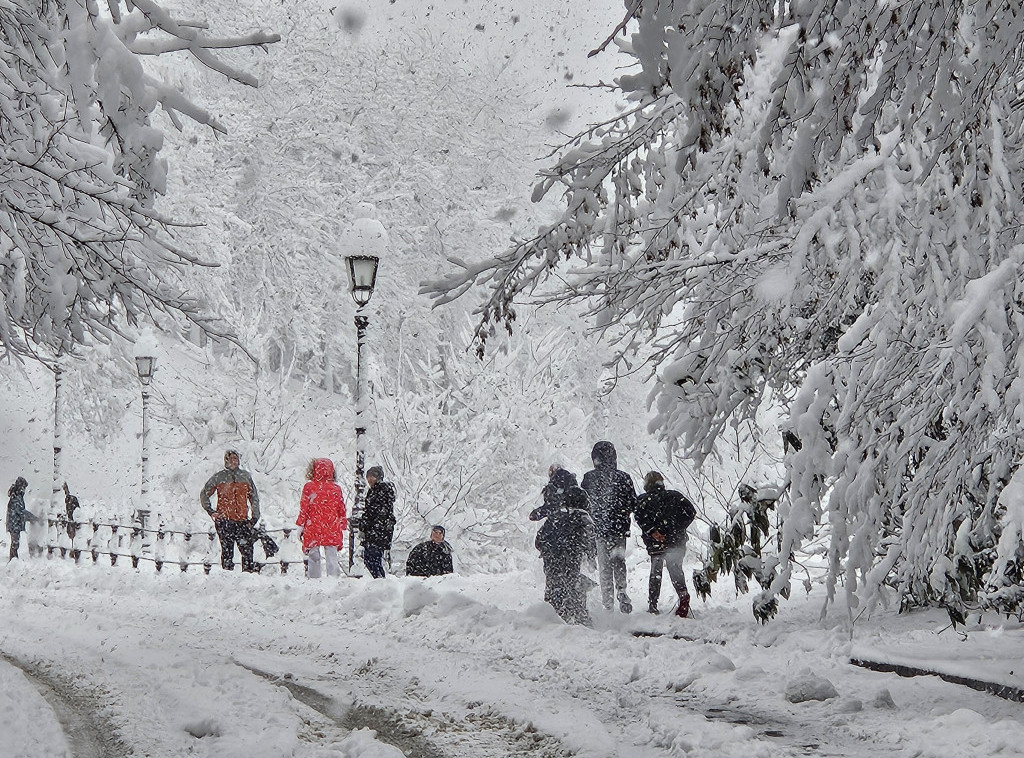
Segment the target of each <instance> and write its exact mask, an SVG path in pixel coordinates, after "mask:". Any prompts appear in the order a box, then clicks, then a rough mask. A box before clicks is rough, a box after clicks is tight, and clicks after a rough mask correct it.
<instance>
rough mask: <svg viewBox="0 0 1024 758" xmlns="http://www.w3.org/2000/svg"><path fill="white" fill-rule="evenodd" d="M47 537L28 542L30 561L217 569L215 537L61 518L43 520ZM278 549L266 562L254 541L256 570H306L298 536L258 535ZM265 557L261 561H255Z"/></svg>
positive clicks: (291, 531) (290, 531)
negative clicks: (297, 567) (38, 558)
mask: <svg viewBox="0 0 1024 758" xmlns="http://www.w3.org/2000/svg"><path fill="white" fill-rule="evenodd" d="M45 522H46V533H45V536H44V537H43V538H42V539H41V540H40V539H39V535H38V533H37V534H36V535H35V537H36V539H35V540H31V539H30V540H29V544H28V549H29V555H42V554H45V555H47V556H49V557H53V556H56V555H59V556H60V557H61V558H70V559H72V560H74V561H75V562H76V563H78V562H81V561H83V560H90V559H91V560H92V562H93V563H98V562H99V561H100V557H101V556H102V557H104V558H108V559H109V560H110V565H111V566H116V565H117V562H118V559H119V558H124V559H127V560H130V561H131V565H132V568H138V567H139V564H140V563H141V562H143V561H146V562H151V563H153V564H154V566H155V568H156V570H157V572H160V571H162V570H163V568H164V567H165V566H171V567H173V566H177V567H178V568H179V569H180V570H181V571H188V569H189V568H191V567H198V566H202V568H203V571H204V573H207V574H209V573H210V570H211V569H212V568H213V567H214V566H220V540H219V539H218V538H217V532H216V531H215V530H214V529H212V528H209V529H207V530H205V531H183V530H181V529H171V528H165V527H160V526H158V527H156V528H150V527H144V526H141V525H140V524H138V523H132V524H116V523H108V522H104V521H93V520H88V521H78V520H72V519H68V518H67V517H66V516H64V515H58V516H50V517H47V518H46V520H45ZM258 534H259V535H261V536H262V535H267V536H269V537H271V539H273V540H274V542H275V543H276V544H277V551H276V552H274V554H273V556H271V557H267V556H266V551H265V550H264V549H263V548H262V546H261V541H260V539H259V538H258V537H257V538H256V539H255V542H254V544H253V554H254V561H255V563H256V565H257V567H258V568H259V569H262V568H263V567H265V566H279V567H280V571H281V573H282V574H286V573H288V569H289V567H290V566H292V565H293V564H299V565H300V566H303V567H304V565H305V563H306V558H305V556H304V554H303V552H302V545H301V543H300V541H299V530H298V528H296V527H293V528H281V529H267V530H260V532H259V533H258ZM260 552H263V553H264V560H259V559H258V558H256V556H257V555H258V554H259V553H260Z"/></svg>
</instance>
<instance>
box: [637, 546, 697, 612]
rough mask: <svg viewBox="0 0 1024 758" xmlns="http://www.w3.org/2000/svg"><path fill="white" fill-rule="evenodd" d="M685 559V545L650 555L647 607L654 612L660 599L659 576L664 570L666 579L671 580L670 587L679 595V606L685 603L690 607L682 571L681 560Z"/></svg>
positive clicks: (684, 576) (688, 593)
mask: <svg viewBox="0 0 1024 758" xmlns="http://www.w3.org/2000/svg"><path fill="white" fill-rule="evenodd" d="M685 557H686V545H685V544H683V545H681V546H675V547H671V548H669V549H668V550H665V551H664V552H662V553H652V554H651V579H650V583H649V584H648V595H647V596H648V602H649V607H650V608H651V609H652V610H654V609H657V607H658V600H659V599H660V598H661V575H662V571H663V570H664V569H666V568H667V569H668V577H669V579H671V580H672V587H673V588H674V589H675V591H676V594H677V595H679V602H680V604H682V603H684V602H685V603H686V607H687V608H689V607H690V591H689V590H688V589H687V587H686V572H685V571H684V570H683V559H684V558H685Z"/></svg>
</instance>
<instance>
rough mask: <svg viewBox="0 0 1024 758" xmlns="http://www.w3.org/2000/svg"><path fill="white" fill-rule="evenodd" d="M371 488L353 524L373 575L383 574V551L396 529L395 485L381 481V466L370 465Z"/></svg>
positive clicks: (368, 567)
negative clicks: (355, 522) (356, 520)
mask: <svg viewBox="0 0 1024 758" xmlns="http://www.w3.org/2000/svg"><path fill="white" fill-rule="evenodd" d="M366 482H367V484H369V485H370V489H369V490H368V491H367V493H366V502H365V503H363V512H362V514H361V515H360V516H359V519H358V523H357V524H356V526H357V527H358V528H359V539H360V541H361V542H362V543H363V565H364V566H366V570H367V571H369V572H370V576H372V577H373V578H374V579H382V578H383V577H384V553H385V552H387V551H388V550H390V549H391V540H392V538H393V537H394V533H395V485H394V484H392V483H391V482H386V481H384V469H382V468H381V467H380V466H371V467H370V470H369V471H367V472H366Z"/></svg>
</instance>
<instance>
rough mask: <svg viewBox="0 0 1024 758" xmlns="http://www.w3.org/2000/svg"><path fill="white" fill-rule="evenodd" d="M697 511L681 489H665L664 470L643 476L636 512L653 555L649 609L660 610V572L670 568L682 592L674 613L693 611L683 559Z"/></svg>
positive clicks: (674, 580) (673, 584)
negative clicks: (642, 490)
mask: <svg viewBox="0 0 1024 758" xmlns="http://www.w3.org/2000/svg"><path fill="white" fill-rule="evenodd" d="M696 514H697V510H696V509H695V508H694V507H693V503H691V502H690V501H689V500H688V499H687V498H686V497H685V496H684V495H683V494H682V493H680V492H677V491H676V490H668V489H665V477H663V476H662V475H661V473H659V472H657V471H651V472H648V474H647V476H645V477H644V494H642V495H641V496H640V497H639V498H637V501H636V511H635V513H634V516H635V517H636V523H637V524H638V525H639V527H640V530H641V534H642V536H643V540H644V544H645V545H646V546H647V552H648V554H649V555H650V556H651V578H650V583H649V584H648V595H647V600H648V607H647V612H648V613H657V612H658V601H659V599H660V598H661V575H662V573H663V569H665V568H667V569H668V576H669V579H671V581H672V586H673V587H674V588H675V591H676V594H677V595H679V605H678V606H677V607H676V613H675V615H676V616H679V617H680V618H687V617H688V616H689V615H690V591H689V590H688V589H687V587H686V573H685V572H684V571H683V559H684V558H685V557H686V529H687V527H689V526H690V524H691V523H693V519H694V516H696Z"/></svg>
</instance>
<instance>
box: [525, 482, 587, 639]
mask: <svg viewBox="0 0 1024 758" xmlns="http://www.w3.org/2000/svg"><path fill="white" fill-rule="evenodd" d="M541 494H542V496H543V498H544V503H543V505H541V506H540V507H539V508H535V509H534V510H533V511H532V512H531V513H530V521H540V520H542V519H543V520H544V523H543V524H542V525H541V528H540V529H539V530H538V532H537V539H536V541H535V543H534V544H535V545H536V547H537V550H538V551H539V552H540V556H541V559H542V560H543V561H544V579H545V587H544V599H545V600H546V601H547V602H549V603H550V604H551V606H552V607H553V608H554V609H555V612H556V613H558V615H559V616H561V617H562V619H563V620H564V621H565V622H566V623H569V624H587V625H589V624H590V623H591V621H590V613H589V612H588V611H587V597H586V593H585V592H584V590H583V581H582V575H581V573H580V565H581V564H582V562H583V556H584V555H587V554H592V553H593V539H594V538H593V531H592V527H593V520H592V519H591V517H590V513H589V511H588V508H587V493H586V492H584V491H583V490H582V489H580V487H579V486H577V484H576V476H575V475H574V474H572V473H571V472H569V471H566V470H565V469H563V468H555V467H552V471H551V476H550V479H549V480H548V483H547V485H546V486H545V487H544V489H543V490H542V493H541Z"/></svg>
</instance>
